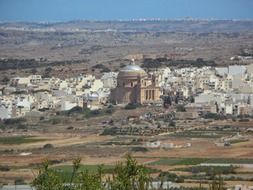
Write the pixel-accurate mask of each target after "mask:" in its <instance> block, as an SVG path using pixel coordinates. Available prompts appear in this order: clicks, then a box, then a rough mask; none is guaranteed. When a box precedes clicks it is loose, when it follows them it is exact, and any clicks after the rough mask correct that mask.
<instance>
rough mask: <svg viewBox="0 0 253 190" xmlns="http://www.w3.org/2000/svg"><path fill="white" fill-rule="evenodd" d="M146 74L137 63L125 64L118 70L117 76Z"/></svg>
mask: <svg viewBox="0 0 253 190" xmlns="http://www.w3.org/2000/svg"><path fill="white" fill-rule="evenodd" d="M139 75H146V72H145V71H144V69H142V68H141V67H140V66H138V65H127V66H125V67H124V68H122V69H121V70H120V72H119V76H139Z"/></svg>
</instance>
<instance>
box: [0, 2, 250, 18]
mask: <svg viewBox="0 0 253 190" xmlns="http://www.w3.org/2000/svg"><path fill="white" fill-rule="evenodd" d="M185 17H192V18H200V19H206V18H214V19H253V0H0V21H68V20H76V19H92V20H117V19H124V20H128V19H138V18H163V19H180V18H185Z"/></svg>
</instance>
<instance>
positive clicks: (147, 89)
mask: <svg viewBox="0 0 253 190" xmlns="http://www.w3.org/2000/svg"><path fill="white" fill-rule="evenodd" d="M158 83H159V82H158V77H157V76H155V75H148V74H147V73H146V72H145V71H144V70H143V69H142V68H141V67H139V66H138V65H134V64H132V65H128V66H126V67H124V68H123V69H121V70H120V72H119V74H118V77H117V86H116V88H115V89H113V90H112V93H111V99H112V101H113V102H115V103H117V104H128V103H140V104H148V103H156V102H160V96H161V90H160V87H159V85H158Z"/></svg>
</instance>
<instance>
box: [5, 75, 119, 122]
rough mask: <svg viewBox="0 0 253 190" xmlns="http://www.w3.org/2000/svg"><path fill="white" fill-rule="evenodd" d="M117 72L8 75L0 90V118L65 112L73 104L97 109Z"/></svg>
mask: <svg viewBox="0 0 253 190" xmlns="http://www.w3.org/2000/svg"><path fill="white" fill-rule="evenodd" d="M116 77H117V73H113V72H110V73H105V74H104V75H103V76H102V78H101V79H96V78H95V77H94V76H92V75H82V76H78V77H75V78H68V79H64V80H62V79H59V78H54V77H52V78H42V77H41V76H40V75H31V76H28V77H16V78H12V79H11V80H10V82H9V83H8V84H7V85H4V86H2V87H1V90H0V95H1V96H0V119H8V118H16V117H23V116H29V115H40V114H41V113H43V112H45V111H54V112H56V111H66V110H70V109H72V108H74V107H76V106H79V107H82V108H85V107H86V108H90V109H100V108H101V107H102V106H103V105H104V104H106V103H107V102H108V98H109V95H110V91H111V89H112V88H114V87H115V84H116Z"/></svg>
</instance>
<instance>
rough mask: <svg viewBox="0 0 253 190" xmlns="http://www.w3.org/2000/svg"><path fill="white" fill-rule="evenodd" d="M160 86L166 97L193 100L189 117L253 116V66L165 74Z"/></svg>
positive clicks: (182, 70) (178, 71)
mask: <svg viewBox="0 0 253 190" xmlns="http://www.w3.org/2000/svg"><path fill="white" fill-rule="evenodd" d="M160 82H161V87H162V88H163V91H164V94H170V95H174V96H178V97H182V101H183V100H184V99H188V100H189V99H191V100H192V101H188V102H187V105H186V106H185V109H186V113H184V114H183V115H184V116H185V117H186V116H188V117H190V118H194V117H196V116H197V115H198V114H200V113H222V114H226V115H227V114H228V115H252V113H253V112H252V110H253V109H252V108H253V64H251V65H231V66H228V67H202V68H196V67H191V68H182V69H176V70H174V71H170V70H169V69H167V70H165V71H164V72H163V73H161V78H160ZM183 103H184V102H183ZM178 116H179V117H180V113H178Z"/></svg>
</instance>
